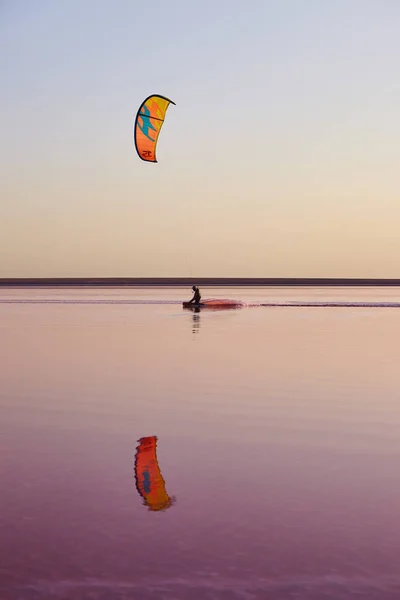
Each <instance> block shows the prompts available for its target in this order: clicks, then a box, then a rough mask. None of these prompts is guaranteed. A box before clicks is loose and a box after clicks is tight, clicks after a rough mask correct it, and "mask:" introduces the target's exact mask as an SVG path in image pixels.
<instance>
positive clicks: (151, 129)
mask: <svg viewBox="0 0 400 600" xmlns="http://www.w3.org/2000/svg"><path fill="white" fill-rule="evenodd" d="M170 104H175V102H172V100H168V98H165V97H164V96H158V95H153V96H149V97H148V98H146V100H144V101H143V102H142V104H141V105H140V108H139V110H138V112H137V115H136V119H135V126H134V138H135V147H136V151H137V153H138V154H139V156H140V158H141V159H142V160H145V161H147V162H157V159H156V147H157V140H158V136H159V134H160V131H161V127H162V124H163V123H164V119H165V113H166V112H167V108H168V106H169V105H170Z"/></svg>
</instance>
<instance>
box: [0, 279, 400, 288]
mask: <svg viewBox="0 0 400 600" xmlns="http://www.w3.org/2000/svg"><path fill="white" fill-rule="evenodd" d="M193 284H197V285H204V286H400V279H394V278H367V277H358V278H355V277H3V278H0V287H14V286H16V287H32V286H38V287H42V286H44V287H49V286H57V287H58V286H61V287H67V286H90V287H101V286H103V287H107V286H186V285H193Z"/></svg>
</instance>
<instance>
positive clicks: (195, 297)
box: [189, 285, 201, 304]
mask: <svg viewBox="0 0 400 600" xmlns="http://www.w3.org/2000/svg"><path fill="white" fill-rule="evenodd" d="M192 290H193V292H194V294H193V298H192V299H191V300H189V304H200V300H201V294H200V290H199V288H198V287H197V285H193V286H192Z"/></svg>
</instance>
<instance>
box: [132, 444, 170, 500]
mask: <svg viewBox="0 0 400 600" xmlns="http://www.w3.org/2000/svg"><path fill="white" fill-rule="evenodd" d="M138 442H139V445H138V446H137V448H136V455H135V480H136V489H137V491H138V492H139V494H140V496H141V497H142V499H143V504H144V505H145V506H147V507H148V509H149V510H150V511H160V510H166V509H167V508H170V507H171V506H172V504H174V502H175V498H174V497H170V496H169V495H168V493H167V490H166V488H165V481H164V478H163V476H162V475H161V470H160V467H159V464H158V459H157V436H155V435H152V436H149V437H142V438H140V440H138Z"/></svg>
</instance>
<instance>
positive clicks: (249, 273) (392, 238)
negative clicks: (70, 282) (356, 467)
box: [0, 0, 400, 277]
mask: <svg viewBox="0 0 400 600" xmlns="http://www.w3.org/2000/svg"><path fill="white" fill-rule="evenodd" d="M399 28H400V3H399V2H397V1H396V0H374V1H372V0H325V1H322V0H302V1H301V2H299V1H298V0H248V1H247V2H244V1H243V0H202V1H201V2H188V1H187V0H169V2H165V1H162V2H161V1H160V0H153V1H152V2H151V3H141V2H137V1H136V0H113V1H112V2H111V1H110V0H109V1H105V0H58V1H57V2H54V0H35V1H33V0H30V1H29V0H21V1H19V2H15V1H14V0H1V2H0V89H1V94H0V131H1V135H0V277H119V276H123V277H175V276H176V277H179V276H184V277H185V276H193V277H196V276H198V277H207V276H210V277H211V276H212V277H233V276H235V277H399V276H400V270H399V267H398V256H399V255H400V235H399V223H400V176H399V171H398V157H399V142H400V110H399V106H400V80H399V77H398V61H399V56H400V36H399V33H398V32H399ZM153 93H158V94H161V95H164V96H167V97H168V98H170V99H171V100H173V101H174V102H175V103H176V106H173V105H171V106H170V107H169V109H168V112H167V115H166V120H165V123H164V125H163V128H162V131H161V133H160V137H159V142H158V148H157V158H158V161H159V162H158V163H157V164H150V163H145V162H143V161H141V160H140V159H139V157H138V156H137V154H136V151H135V147H134V143H133V122H134V119H135V115H136V112H137V110H138V108H139V105H140V104H141V102H142V101H143V100H144V98H145V97H147V96H148V95H150V94H153Z"/></svg>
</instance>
